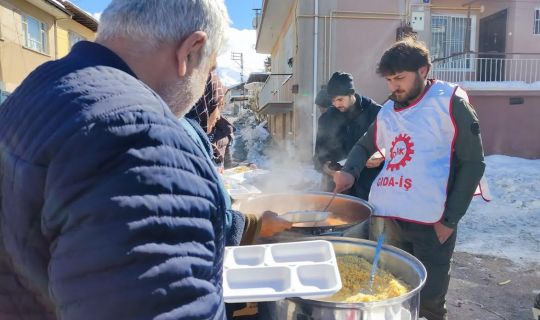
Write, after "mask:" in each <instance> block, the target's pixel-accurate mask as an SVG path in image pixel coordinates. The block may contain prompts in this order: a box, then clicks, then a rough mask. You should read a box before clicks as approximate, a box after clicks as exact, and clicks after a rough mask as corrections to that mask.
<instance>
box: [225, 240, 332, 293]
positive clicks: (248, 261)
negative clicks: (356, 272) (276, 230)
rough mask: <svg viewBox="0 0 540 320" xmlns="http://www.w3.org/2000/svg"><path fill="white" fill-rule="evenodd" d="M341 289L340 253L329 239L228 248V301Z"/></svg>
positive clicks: (226, 281) (226, 266) (226, 285)
mask: <svg viewBox="0 0 540 320" xmlns="http://www.w3.org/2000/svg"><path fill="white" fill-rule="evenodd" d="M340 289H341V279H340V277H339V270H338V267H337V262H336V255H335V252H334V248H333V247H332V244H331V243H330V242H328V241H323V240H314V241H301V242H289V243H275V244H265V245H255V246H242V247H227V248H225V261H224V272H223V296H224V299H225V302H229V303H232V302H257V301H274V300H280V299H283V298H287V297H305V298H308V297H309V298H322V297H327V296H331V295H332V294H334V293H336V292H337V291H339V290H340Z"/></svg>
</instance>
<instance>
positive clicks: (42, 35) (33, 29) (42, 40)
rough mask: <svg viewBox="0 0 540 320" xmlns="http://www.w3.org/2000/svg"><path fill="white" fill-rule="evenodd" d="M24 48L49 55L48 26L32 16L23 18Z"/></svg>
mask: <svg viewBox="0 0 540 320" xmlns="http://www.w3.org/2000/svg"><path fill="white" fill-rule="evenodd" d="M22 27H23V33H24V46H25V47H27V48H29V49H32V50H36V51H38V52H41V53H45V54H48V53H49V42H48V37H47V30H48V26H47V24H45V23H43V22H41V21H39V20H37V19H35V18H33V17H30V16H23V17H22Z"/></svg>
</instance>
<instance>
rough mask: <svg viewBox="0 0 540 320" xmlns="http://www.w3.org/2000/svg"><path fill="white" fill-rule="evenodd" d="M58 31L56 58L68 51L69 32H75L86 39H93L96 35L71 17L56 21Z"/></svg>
mask: <svg viewBox="0 0 540 320" xmlns="http://www.w3.org/2000/svg"><path fill="white" fill-rule="evenodd" d="M57 26H58V31H57V39H58V49H57V50H58V56H57V58H62V57H64V56H65V55H67V54H68V53H69V50H70V43H69V32H70V31H71V32H75V33H76V34H78V35H79V36H81V37H83V38H84V39H86V40H90V41H93V40H95V38H96V36H95V33H94V32H93V31H92V30H90V29H88V28H86V27H85V26H83V25H81V24H79V23H77V22H76V21H74V20H71V19H61V20H59V21H58V22H57Z"/></svg>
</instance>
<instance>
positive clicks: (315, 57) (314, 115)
mask: <svg viewBox="0 0 540 320" xmlns="http://www.w3.org/2000/svg"><path fill="white" fill-rule="evenodd" d="M314 14H315V19H314V20H313V107H312V110H311V112H312V119H313V130H312V138H313V140H312V148H311V154H312V155H314V154H315V141H316V140H317V106H316V105H315V98H316V96H317V82H318V77H317V71H318V70H317V60H318V58H319V56H318V53H319V52H318V48H319V47H318V44H319V43H318V42H319V0H315V10H314Z"/></svg>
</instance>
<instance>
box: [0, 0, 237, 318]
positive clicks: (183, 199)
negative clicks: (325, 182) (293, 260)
mask: <svg viewBox="0 0 540 320" xmlns="http://www.w3.org/2000/svg"><path fill="white" fill-rule="evenodd" d="M227 24H228V16H227V12H226V9H225V6H224V4H223V0H113V1H112V2H111V4H110V5H109V6H108V7H107V9H106V10H105V11H104V12H103V15H102V16H101V22H100V27H99V32H98V36H97V40H96V42H95V43H92V42H86V41H83V42H80V43H78V44H76V45H75V46H74V47H73V49H72V51H71V53H70V54H69V55H68V56H67V57H65V58H63V59H61V60H57V61H53V62H48V63H45V64H43V65H41V66H40V67H38V68H37V69H36V70H35V71H34V72H32V73H31V74H30V75H29V76H28V77H27V78H26V79H25V80H24V82H23V83H22V84H21V85H20V86H19V87H18V88H17V89H16V90H15V91H14V92H13V94H11V95H10V97H9V98H8V99H7V100H6V101H5V103H4V104H3V105H2V107H1V108H0V226H1V228H0V274H1V275H2V276H1V277H0V288H1V294H0V319H77V320H84V319H223V318H225V312H224V304H223V298H222V296H223V290H222V266H223V253H224V252H223V249H224V234H225V232H226V228H227V224H226V221H225V220H226V219H225V209H226V207H227V201H228V200H227V199H225V197H224V195H223V193H222V192H221V187H220V184H219V179H218V175H217V172H216V171H215V169H214V166H213V164H212V162H211V160H210V159H208V158H207V157H206V156H205V153H204V152H205V151H204V150H203V148H202V147H201V146H200V145H199V144H197V142H196V141H195V139H194V135H193V132H192V130H190V129H189V127H187V126H183V125H182V122H179V121H178V118H179V117H182V116H183V115H184V114H185V113H186V112H187V111H189V107H190V106H192V105H193V104H194V103H195V102H196V100H197V99H198V98H199V97H200V96H201V94H202V92H203V89H204V84H205V80H206V77H207V76H208V73H209V72H210V70H211V69H213V68H214V67H215V63H216V56H217V53H218V50H219V49H220V46H221V44H222V42H223V33H224V30H225V28H226V27H227Z"/></svg>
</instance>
